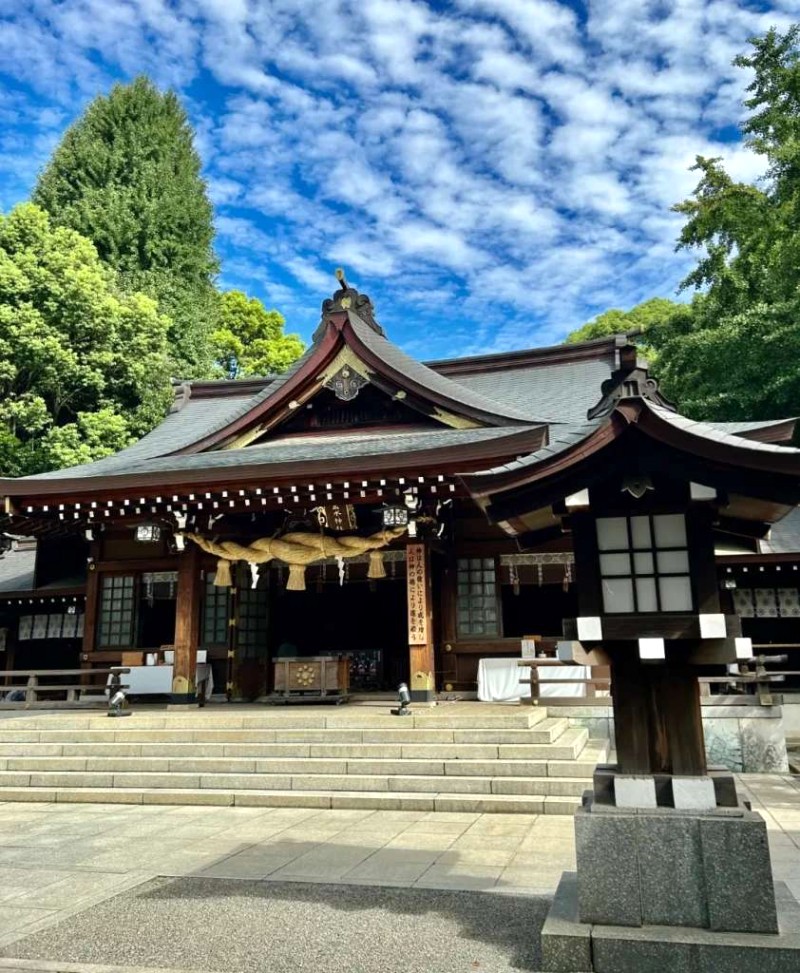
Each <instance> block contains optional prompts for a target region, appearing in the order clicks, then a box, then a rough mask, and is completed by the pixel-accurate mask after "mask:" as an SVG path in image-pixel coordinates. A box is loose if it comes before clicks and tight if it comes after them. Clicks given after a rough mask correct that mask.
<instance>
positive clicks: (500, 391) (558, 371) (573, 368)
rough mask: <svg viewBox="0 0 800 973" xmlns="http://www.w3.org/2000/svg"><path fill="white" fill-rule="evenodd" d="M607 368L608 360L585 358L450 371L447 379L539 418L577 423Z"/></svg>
mask: <svg viewBox="0 0 800 973" xmlns="http://www.w3.org/2000/svg"><path fill="white" fill-rule="evenodd" d="M611 371H612V365H611V364H610V363H609V362H608V361H602V360H595V361H593V360H588V361H576V362H570V363H568V364H559V365H537V366H528V367H526V368H508V369H503V370H501V371H497V372H479V373H476V374H472V375H454V376H453V377H452V379H451V381H453V382H457V383H458V384H460V385H463V386H464V388H467V389H470V390H471V391H473V392H478V393H480V394H481V395H485V396H487V397H490V398H491V399H493V400H494V401H495V402H498V403H501V404H504V405H509V406H514V407H516V408H518V409H524V410H525V411H526V412H530V413H532V414H535V415H536V416H537V417H539V418H540V419H541V420H545V421H548V422H567V423H576V422H577V423H580V422H583V421H584V420H585V419H586V413H587V412H588V411H589V409H591V408H592V406H594V405H597V403H598V402H599V401H600V398H601V391H600V387H601V385H602V384H603V382H604V381H605V380H606V379H607V378H608V377H609V376H610V375H611Z"/></svg>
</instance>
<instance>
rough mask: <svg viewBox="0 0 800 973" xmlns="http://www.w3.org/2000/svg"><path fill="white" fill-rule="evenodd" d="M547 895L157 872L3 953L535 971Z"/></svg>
mask: <svg viewBox="0 0 800 973" xmlns="http://www.w3.org/2000/svg"><path fill="white" fill-rule="evenodd" d="M549 904H550V900H549V899H547V898H537V897H532V896H522V895H518V896H517V895H505V894H493V893H486V892H457V891H445V890H438V889H410V888H388V887H370V886H355V885H318V884H307V883H299V882H282V883H277V882H261V881H242V880H229V879H201V878H178V879H167V878H159V879H155V880H153V881H150V882H146V883H145V884H144V885H142V886H140V887H138V888H137V889H135V890H134V891H132V892H127V893H123V894H121V895H118V896H115V897H114V898H112V899H109V900H108V901H107V902H104V903H103V904H102V905H100V906H95V907H94V908H92V909H91V910H87V911H86V912H83V913H79V914H78V915H75V916H72V917H71V918H70V919H69V920H66V921H64V922H61V923H59V924H58V925H56V926H52V927H50V928H49V929H47V930H45V931H43V932H41V933H36V934H34V935H31V936H29V937H27V938H25V939H21V940H19V941H17V942H16V943H13V944H12V945H10V946H8V947H6V949H5V950H4V951H3V954H4V955H5V956H8V957H18V958H19V957H21V958H26V959H40V960H60V961H62V962H63V961H68V962H74V963H109V964H111V963H113V964H119V965H124V966H150V967H175V968H185V969H191V970H194V971H200V970H208V971H216V970H224V971H225V973H239V971H241V973H253V971H255V970H264V971H269V973H298V971H309V973H506V971H511V970H536V969H538V961H539V932H540V930H541V926H542V924H543V922H544V919H545V916H546V914H547V909H548V907H549Z"/></svg>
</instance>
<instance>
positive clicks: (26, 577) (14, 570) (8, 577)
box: [0, 547, 36, 593]
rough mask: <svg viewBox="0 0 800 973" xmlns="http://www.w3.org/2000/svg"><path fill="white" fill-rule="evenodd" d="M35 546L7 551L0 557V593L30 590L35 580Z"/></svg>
mask: <svg viewBox="0 0 800 973" xmlns="http://www.w3.org/2000/svg"><path fill="white" fill-rule="evenodd" d="M35 571H36V548H35V547H32V548H30V549H24V550H11V551H7V552H6V554H5V555H4V556H3V557H0V593H7V592H9V591H31V590H32V589H33V584H34V581H35Z"/></svg>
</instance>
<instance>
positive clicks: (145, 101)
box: [33, 77, 217, 378]
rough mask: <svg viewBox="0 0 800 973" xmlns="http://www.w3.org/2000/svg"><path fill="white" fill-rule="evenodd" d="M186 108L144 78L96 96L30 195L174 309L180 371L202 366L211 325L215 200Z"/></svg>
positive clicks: (174, 349)
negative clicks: (213, 204)
mask: <svg viewBox="0 0 800 973" xmlns="http://www.w3.org/2000/svg"><path fill="white" fill-rule="evenodd" d="M200 170H201V162H200V157H199V155H198V153H197V150H196V149H195V147H194V134H193V131H192V128H191V125H190V124H189V121H188V119H187V116H186V112H185V111H184V109H183V107H182V106H181V104H180V102H179V101H178V98H177V96H176V95H175V94H174V92H172V91H168V92H166V93H162V92H160V91H159V90H158V89H157V88H156V87H155V86H154V85H153V84H152V82H150V81H149V80H148V79H147V78H144V77H140V78H137V79H136V80H135V81H133V82H132V83H131V84H118V85H115V86H114V88H112V90H111V92H110V93H109V94H108V95H107V96H102V95H101V96H99V97H97V98H95V100H94V101H93V102H92V103H91V104H90V105H89V106H88V107H87V109H86V110H85V111H84V113H83V115H82V116H81V117H80V118H79V119H78V120H77V121H76V122H75V123H74V124H73V125H72V126H71V127H70V128H69V129H68V130H67V131H66V133H65V135H64V137H63V139H62V140H61V143H60V145H59V146H58V147H57V149H56V151H55V153H54V155H53V157H52V159H51V160H50V162H49V164H48V165H47V166H46V168H45V169H44V171H43V172H42V173H41V175H40V177H39V180H38V182H37V185H36V188H35V190H34V193H33V201H34V202H35V203H36V204H38V205H39V206H41V207H42V208H43V209H45V210H46V211H47V212H48V213H49V214H50V215H51V217H52V219H53V220H54V221H55V222H56V223H57V224H59V225H61V226H67V227H71V228H72V229H74V230H77V232H78V233H80V234H82V235H83V236H85V237H87V238H88V239H90V240H91V241H92V242H93V243H94V245H95V247H96V248H97V252H98V254H99V255H100V257H101V259H102V260H103V261H104V262H105V263H107V264H108V265H109V266H110V267H112V268H114V270H116V271H118V273H119V275H120V282H121V284H122V286H124V287H126V288H127V289H129V290H138V291H143V292H145V293H147V294H149V295H150V296H151V297H154V298H155V299H156V300H157V301H158V303H159V306H160V309H161V310H162V311H163V312H165V313H167V314H168V315H169V316H170V318H171V319H172V327H171V330H170V351H171V355H172V358H173V372H174V373H175V374H176V375H178V376H180V377H187V378H188V377H195V376H203V375H206V374H207V373H208V371H209V369H210V366H211V356H210V350H209V346H208V342H209V334H210V332H211V330H213V328H214V327H215V326H216V316H217V295H216V292H215V290H214V287H213V276H214V274H215V273H216V271H217V260H216V257H215V255H214V250H213V240H214V227H213V211H212V206H211V202H210V201H209V198H208V194H207V192H206V185H205V182H204V181H203V179H202V177H201V174H200Z"/></svg>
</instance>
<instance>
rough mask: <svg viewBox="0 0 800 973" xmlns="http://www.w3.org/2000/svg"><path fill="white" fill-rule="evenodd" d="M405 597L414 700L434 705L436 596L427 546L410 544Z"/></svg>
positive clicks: (411, 686)
mask: <svg viewBox="0 0 800 973" xmlns="http://www.w3.org/2000/svg"><path fill="white" fill-rule="evenodd" d="M406 594H407V597H408V656H409V666H410V670H411V674H410V685H409V689H410V690H411V699H412V700H414V701H415V702H431V701H432V700H433V698H434V696H435V693H436V684H435V680H434V668H435V663H434V652H433V596H432V589H431V557H430V551H429V549H428V547H427V545H425V544H409V545H408V546H407V547H406Z"/></svg>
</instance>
